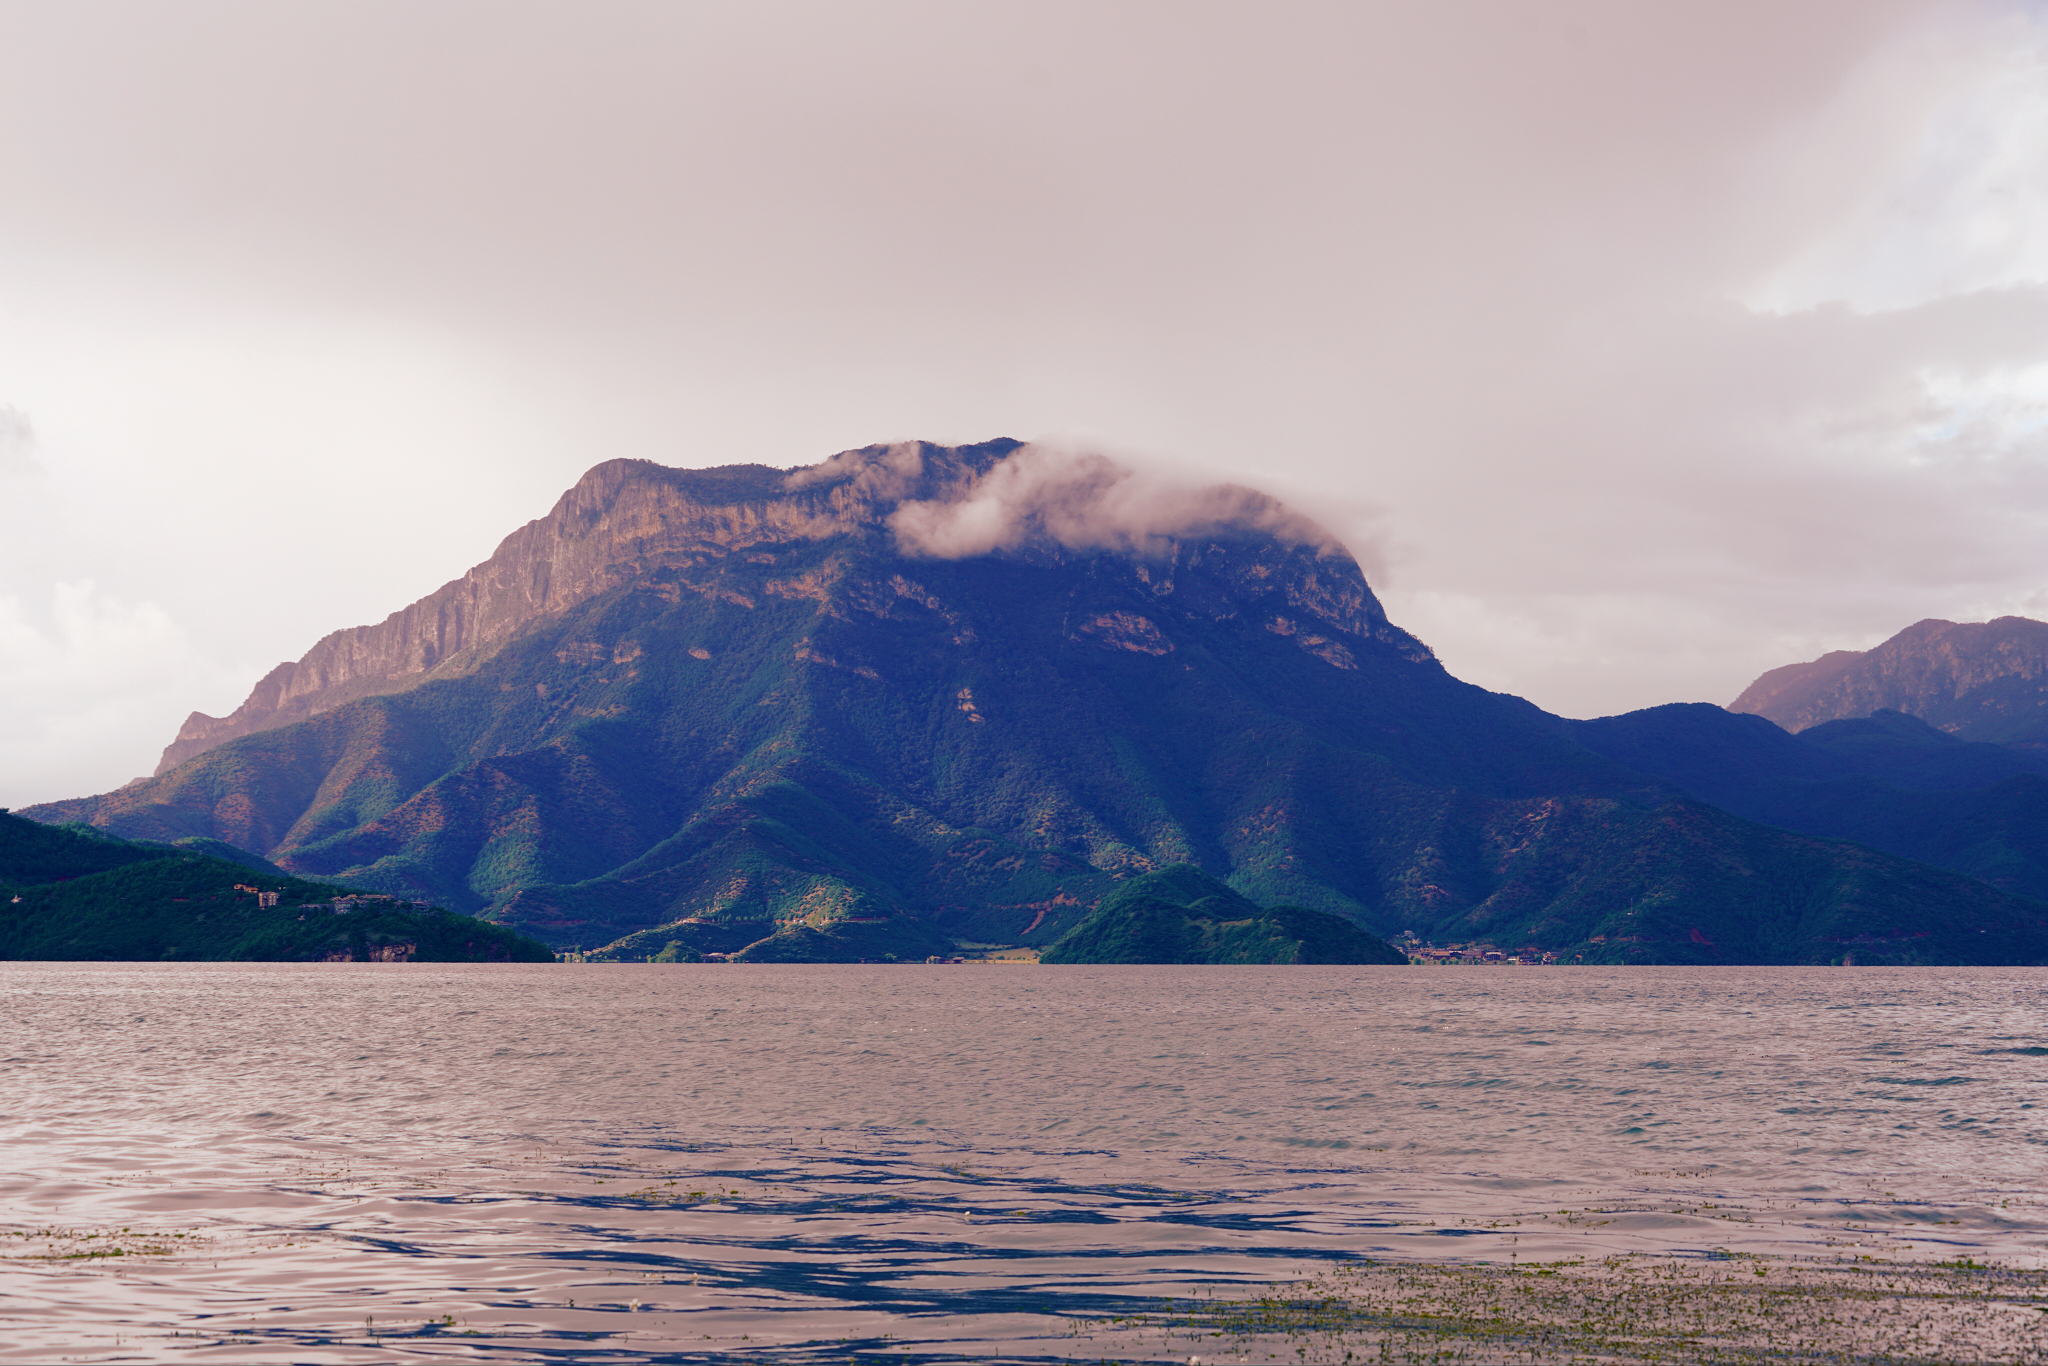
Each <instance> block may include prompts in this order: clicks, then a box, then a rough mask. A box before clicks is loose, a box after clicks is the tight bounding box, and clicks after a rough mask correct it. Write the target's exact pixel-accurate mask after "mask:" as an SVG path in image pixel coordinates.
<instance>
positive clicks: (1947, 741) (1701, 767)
mask: <svg viewBox="0 0 2048 1366" xmlns="http://www.w3.org/2000/svg"><path fill="white" fill-rule="evenodd" d="M1567 724H1568V726H1569V727H1570V729H1571V732H1572V734H1573V735H1574V736H1575V737H1577V738H1578V739H1579V740H1580V741H1582V742H1583V743H1585V744H1586V745H1588V746H1589V747H1591V748H1594V749H1597V750H1599V751H1601V752H1602V753H1604V754H1606V755H1608V756H1609V757H1611V758H1613V759H1615V760H1617V761H1619V762H1621V763H1625V764H1628V765H1629V766H1631V767H1633V768H1638V769H1641V770H1642V771H1644V772H1645V773H1652V774H1655V775H1657V776H1658V777H1661V778H1663V779H1665V780H1666V781H1668V782H1671V783H1672V784H1674V785H1676V786H1678V787H1681V788H1683V789H1684V790H1686V791H1688V792H1690V793H1692V794H1693V795H1695V796H1697V797H1699V798H1701V799H1703V800H1705V801H1709V802H1712V803H1714V804H1715V805H1717V806H1721V807H1724V808H1726V809H1727V810H1729V811H1732V812H1735V813H1736V814H1738V815H1741V816H1746V817H1748V818H1749V819H1751V820H1754V821H1759V822H1761V823H1763V824H1765V825H1772V826H1778V827H1782V828H1784V829H1787V830H1796V831H1799V832H1801V833H1804V834H1808V835H1819V836H1823V837H1825V838H1829V839H1840V840H1853V841H1855V842H1856V843H1858V844H1864V845H1869V846H1870V847H1871V848H1873V849H1881V850H1885V851H1887V852H1889V853H1893V854H1898V855H1902V856H1904V857H1906V858H1910V859H1915V860H1917V861H1919V862H1922V863H1930V864H1933V865H1935V866H1936V867H1940V868H1947V869H1949V870H1951V871H1954V872H1958V873H1963V874H1967V875H1969V876H1971V877H1975V878H1980V879H1982V880H1984V881H1985V882H1988V883H1990V884H1991V885H1993V886H1995V887H1998V888H2001V889H2002V890H2005V891H2008V892H2012V893H2015V894H2017V895H2020V896H2026V897H2032V898H2038V899H2048V758H2044V757H2043V755H2042V754H2041V753H2040V752H2039V751H2036V750H2032V749H2019V750H2015V749H2011V748H2008V747H2006V746H2003V745H1995V744H1987V743H1981V742H1972V741H1966V740H1961V739H1958V738H1957V737H1955V736H1952V735H1947V734H1944V733H1943V732H1941V731H1938V730H1935V729H1934V728H1933V727H1931V726H1929V725H1928V724H1927V723H1926V722H1924V721H1921V720H1919V719H1917V718H1915V717H1910V716H1906V715H1903V714H1902V713H1899V712H1895V711H1879V712H1877V713H1876V714H1874V715H1872V716H1870V717H1867V718H1859V719H1855V720H1843V721H1828V722H1824V723H1822V724H1819V725H1816V726H1813V727H1811V728H1809V729H1807V730H1803V731H1800V732H1799V733H1798V734H1796V735H1794V734H1791V733H1788V732H1786V731H1784V730H1781V729H1779V728H1778V727H1777V726H1776V725H1773V724H1772V723H1771V722H1769V721H1767V720H1765V719H1764V718H1763V717H1761V716H1755V715H1737V714H1734V713H1731V712H1727V711H1723V710H1722V709H1721V708H1719V707H1711V706H1704V705H1674V706H1667V707H1653V708H1649V709H1647V710H1644V711H1639V712H1630V713H1628V714H1627V715H1625V716H1613V717H1603V718H1601V719H1599V720H1597V721H1574V722H1569V723H1567Z"/></svg>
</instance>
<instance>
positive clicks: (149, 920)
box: [0, 812, 554, 963]
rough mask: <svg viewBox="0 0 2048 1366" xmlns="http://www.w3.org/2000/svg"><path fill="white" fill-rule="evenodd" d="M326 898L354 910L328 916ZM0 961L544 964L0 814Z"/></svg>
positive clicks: (443, 928)
mask: <svg viewBox="0 0 2048 1366" xmlns="http://www.w3.org/2000/svg"><path fill="white" fill-rule="evenodd" d="M259 862H260V861H259ZM265 867H268V865H265ZM259 893H267V894H270V897H269V898H268V899H270V900H271V901H272V904H270V905H268V906H266V905H264V904H262V903H263V900H264V899H266V898H264V897H262V896H259ZM337 898H339V899H342V900H343V901H344V902H345V903H347V902H353V904H352V905H351V907H350V909H348V910H347V911H345V912H342V913H339V914H337V913H335V912H334V911H333V909H332V907H333V905H334V903H335V901H336V899H337ZM0 959H43V960H51V959H56V960H79V959H85V960H101V961H106V960H114V961H127V962H133V961H138V960H141V961H150V962H167V961H176V962H194V961H204V960H229V961H240V962H318V961H370V960H382V961H386V962H436V963H464V962H542V963H545V962H552V961H553V960H554V955H553V954H552V953H550V952H549V951H548V949H547V947H546V946H545V945H543V944H539V943H536V942H535V941H534V940H532V939H529V938H527V937H526V936H524V935H519V934H514V933H512V932H510V931H508V930H505V929H503V928H501V927H499V926H496V925H490V924H485V923H483V922H481V921H478V920H474V919H472V918H470V917H468V916H461V915H451V914H449V913H448V912H446V911H438V910H431V909H427V908H423V907H416V906H401V905H398V904H396V903H394V902H391V901H389V900H388V899H383V898H376V897H370V898H363V899H360V900H357V899H356V894H355V893H354V892H353V891H352V890H351V889H349V888H346V887H335V886H330V885H326V884H321V883H313V882H307V881H304V880H302V879H299V878H293V877H287V876H285V875H283V874H281V873H278V872H277V871H276V870H275V869H274V868H273V869H269V871H268V872H267V873H259V872H255V871H252V870H251V868H250V867H249V866H248V864H247V863H244V862H230V861H227V860H224V859H218V858H212V857H208V856H207V855H204V854H197V853H192V852H189V851H187V850H182V849H171V848H166V847H164V846H161V845H149V844H137V843H131V842H129V841H126V840H120V839H114V838H110V837H108V836H105V835H102V834H97V833H93V832H89V831H84V830H74V829H60V828H53V827H50V826H47V825H39V824H37V823H35V822H33V821H27V820H23V819H22V818H21V817H19V816H14V815H10V814H8V813H6V812H0Z"/></svg>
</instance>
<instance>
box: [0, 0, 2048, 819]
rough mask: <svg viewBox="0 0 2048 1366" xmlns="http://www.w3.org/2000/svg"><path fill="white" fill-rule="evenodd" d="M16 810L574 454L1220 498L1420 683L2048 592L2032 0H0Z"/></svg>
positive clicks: (2047, 287)
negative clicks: (1214, 482)
mask: <svg viewBox="0 0 2048 1366" xmlns="http://www.w3.org/2000/svg"><path fill="white" fill-rule="evenodd" d="M0 54H4V62H5V74H4V77H0V538H4V545H5V556H4V559H0V804H13V805H20V804H24V803H27V802H30V801H34V800H40V799H47V798H53V797H60V796H72V795H78V794H82V793H85V792H88V791H97V790H102V789H105V788H107V787H110V786H113V785H116V784H118V783H120V782H123V781H125V780H126V779H128V778H130V777H132V776H134V775H136V774H139V773H144V772H147V771H149V769H150V768H152V767H153V766H154V764H155V761H156V756H157V753H158V751H159V750H160V749H161V747H162V746H163V745H164V744H165V743H166V742H168V741H169V739H170V738H171V736H172V734H173V732H174V731H175V730H176V728H177V725H178V723H179V722H180V721H181V720H182V719H183V718H184V715H185V713H186V712H188V711H190V710H193V709H195V708H197V709H200V710H204V711H209V712H213V713H215V714H220V713H224V712H226V711H228V710H231V709H232V708H233V707H234V706H236V705H237V704H238V703H239V702H240V700H241V699H242V697H243V696H244V694H245V693H246V692H247V690H248V688H249V686H250V684H251V683H253V682H254V681H255V679H256V678H257V677H258V676H259V675H261V674H262V673H263V672H264V671H265V670H266V669H268V668H269V667H270V666H271V665H273V664H275V663H277V662H278V661H279V660H282V659H286V658H296V657H297V656H298V655H300V654H301V653H302V652H303V651H304V650H305V649H306V647H307V646H309V645H310V644H311V643H312V642H313V641H314V640H315V639H317V638H318V637H319V636H320V635H322V634H324V633H325V632H327V631H329V630H332V629H334V628H336V627H340V626H347V625H354V624H357V623H360V622H365V621H372V620H376V619H379V618H381V617H383V616H384V615H386V614H387V613H389V612H390V611H392V610H394V609H396V608H398V607H400V606H403V605H404V604H405V603H407V602H410V601H412V600H413V599H415V598H417V597H419V596H421V595H423V594H424V593H426V592H428V591H430V590H432V589H433V588H435V587H437V586H438V585H440V584H441V583H443V582H445V581H446V580H448V579H450V578H452V577H454V576H456V575H457V574H459V573H461V572H462V570H464V569H465V568H467V567H468V566H469V565H471V564H473V563H475V562H476V561H478V560H480V559H482V558H484V557H485V556H486V555H488V554H489V553H490V551H491V549H492V548H493V546H495V544H496V543H497V542H498V540H499V539H501V538H502V537H503V536H504V535H505V534H506V533H507V532H509V531H510V530H512V529H513V528H514V527H515V526H517V525H519V524H520V523H522V522H524V521H526V520H528V519H530V518H532V517H536V516H539V515H541V514H542V513H544V512H545V511H546V510H547V508H548V507H549V505H550V504H551V503H552V502H553V500H554V498H555V497H556V495H557V494H558V493H559V492H560V491H561V490H562V489H563V488H564V487H566V486H567V485H568V484H569V483H571V482H572V481H573V480H574V479H575V478H576V477H577V475H578V474H580V473H581V472H582V471H583V470H584V469H585V468H587V467H588V466H590V465H592V464H594V463H596V462H598V461H600V460H604V459H608V458H611V457H615V456H639V457H645V458H649V459H653V460H658V461H662V462H664V463H668V464H676V465H708V464H725V463H731V462H734V461H761V462H765V463H769V464H774V465H794V464H809V463H813V462H815V461H817V460H819V459H822V458H823V457H825V456H827V455H829V454H831V453H833V452H834V451H837V450H840V449H842V448H846V447H850V446H859V445H865V444H868V443H870V442H875V441H887V440H895V439H902V438H911V437H923V438H928V439H932V440H938V441H948V442H952V441H964V440H979V439H984V438H987V437H992V436H998V435H1007V436H1016V437H1022V438H1033V437H1044V438H1060V439H1062V440H1063V441H1065V442H1068V443H1080V444H1083V445H1090V444H1093V445H1097V446H1099V447H1100V448H1101V449H1104V450H1108V451H1110V452H1113V453H1119V454H1121V455H1124V456H1126V457H1128V458H1131V459H1135V460H1138V461H1140V462H1152V463H1156V464H1162V465H1170V466H1174V467H1176V468H1177V470H1178V471H1179V472H1180V473H1181V474H1182V475H1190V474H1199V475H1204V476H1206V475H1214V476H1215V477H1218V478H1230V479H1235V480H1238V481H1241V482H1246V483H1251V484H1255V485H1257V486H1259V487H1261V488H1264V489H1267V490H1269V491H1271V492H1273V493H1276V494H1278V495H1280V496H1281V497H1283V498H1285V499H1287V500H1289V501H1290V502H1292V503H1294V504H1296V505H1298V506H1300V507H1302V508H1303V509H1304V510H1306V511H1308V512H1309V513H1310V514H1311V515H1313V516H1315V517H1317V518H1318V519H1319V520H1321V521H1323V522H1324V523H1325V524H1327V525H1328V526H1330V527H1331V528H1332V530H1334V531H1336V532H1337V533H1338V534H1339V535H1340V536H1341V537H1343V538H1344V539H1345V540H1346V541H1347V542H1348V543H1349V544H1350V545H1351V546H1352V547H1353V549H1354V550H1356V551H1357V552H1358V553H1359V555H1360V557H1361V559H1362V560H1364V561H1365V563H1366V566H1367V570H1368V573H1369V574H1370V575H1371V577H1372V579H1373V582H1374V584H1375V586H1376V587H1377V588H1378V589H1379V591H1380V593H1381V595H1382V597H1383V598H1384V599H1385V600H1386V602H1387V606H1388V608H1389V611H1390V613H1391V615H1392V616H1393V618H1394V619H1395V621H1397V622H1398V623H1399V624H1401V625H1402V626H1404V627H1407V628H1408V629H1410V630H1412V631H1414V632H1415V633H1416V634H1418V635H1420V636H1421V637H1422V638H1423V639H1424V640H1427V641H1428V642H1429V643H1430V644H1431V645H1433V646H1434V647H1435V648H1436V650H1437V651H1438V653H1439V654H1440V655H1441V656H1442V658H1443V660H1444V662H1445V663H1446V665H1448V666H1449V667H1450V669H1451V670H1452V671H1453V672H1454V673H1457V674H1459V675H1460V676H1462V677H1464V678H1468V679H1471V680H1473V681H1475V682H1479V683H1482V684H1484V685H1486V686H1488V687H1492V688H1499V689H1504V690H1509V691H1513V692H1518V693H1521V694H1523V695H1525V696H1528V697H1530V698H1531V699H1533V700H1534V701H1536V702H1537V703H1539V704H1541V705H1542V706H1545V707H1548V708H1551V709H1553V710H1556V711H1559V712H1562V713H1564V714H1567V715H1574V716H1584V715H1597V714H1602V713H1607V712H1614V711H1621V710H1627V709H1629V708H1633V707H1639V706H1646V705H1651V704H1655V703H1659V702H1665V701H1680V700H1688V701H1690V700H1704V701H1713V702H1725V701H1727V700H1729V699H1730V698H1732V697H1733V696H1734V695H1735V694H1736V693H1737V692H1738V691H1740V690H1741V688H1742V687H1743V686H1744V685H1745V684H1746V683H1747V682H1748V681H1749V680H1750V679H1751V678H1752V677H1753V676H1755V675H1756V674H1757V673H1759V672H1761V671H1762V670H1764V669H1766V668H1770V667H1773V666H1776V665H1779V664H1783V663H1787V662H1790V661H1792V660H1796V659H1802V658H1810V657H1812V656H1813V655H1815V654H1817V653H1819V652H1820V651H1822V650H1824V649H1830V648H1840V647H1845V646H1847V647H1863V646H1867V645H1871V644H1874V643H1876V642H1877V641H1878V640H1881V639H1883V638H1884V637H1885V636H1888V635H1890V634H1891V633H1893V632H1894V631H1896V630H1898V629H1899V628H1900V627H1902V626H1905V625H1907V624H1908V623H1910V622H1912V621H1914V620H1917V619H1919V618H1921V617H1926V616H1946V617H1951V618H1957V619H1964V620H1969V619H1982V618H1984V617H1986V616H1989V615H1995V614H1997V613H2000V612H2009V611H2019V612H2029V613H2034V614H2037V615H2048V536H2044V531H2048V435H2044V433H2048V11H2044V9H2043V8H2042V7H2040V6H2018V5H1997V4H1960V3H1959V4H1938V5H1924V4H1910V3H1885V2H1884V0H1843V2H1842V3H1832V2H1816V3H1796V2H1793V0H1771V3H1729V2H1728V0H1696V2H1689V3H1662V4H1659V3H1652V2H1649V0H1621V2H1619V3H1612V4H1602V3H1594V4H1580V3H1571V2H1570V0H1544V2H1543V3H1540V4H1537V3H1528V2H1527V0H1512V2H1510V3H1488V4H1463V3H1453V2H1450V0H1426V2H1425V0H1412V3H1402V4H1382V5H1372V4H1361V3H1356V2H1355V0H1354V2H1353V3H1344V4H1332V5H1315V4H1294V5H1287V4H1259V5H1253V4H1238V5H1230V6H1215V5H1201V4H1192V3H1188V2H1187V0H1173V2H1172V3H1162V4H1138V3H1126V4H1117V3H1103V2H1102V0H1090V3H1086V4H1075V5H1062V4H1057V3H1046V2H1044V0H1034V3H1031V4H1014V5H1006V4H998V3H945V4H930V5H919V4H860V3H846V2H845V0H835V2H834V3H824V4H814V5H774V4H768V3H762V2H761V0H748V3H745V4H733V5H719V4H682V3H658V4H637V3H604V2H603V0H578V2H577V3H575V4H568V3H559V4H550V5H523V4H517V3H508V2H507V0H488V3H476V4H465V3H454V2H452V0H437V3H434V4H427V5H422V4H418V3H413V2H412V0H407V2H406V3H391V4H383V3H369V2H366V0H347V3H338V2H337V3H325V4H323V3H310V2H309V3H294V4H276V3H270V2H269V0H264V2H263V3H246V4H208V3H194V2H191V0H183V2H181V3H127V4H96V3H91V2H90V0H50V2H49V3H18V2H16V0H0Z"/></svg>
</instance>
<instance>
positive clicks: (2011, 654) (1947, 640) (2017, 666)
mask: <svg viewBox="0 0 2048 1366" xmlns="http://www.w3.org/2000/svg"><path fill="white" fill-rule="evenodd" d="M1728 709H1729V710H1730V711H1735V712H1750V713H1753V714H1755V715H1758V716H1763V717H1768V718H1769V719H1770V720H1772V721H1775V722H1777V723H1778V724H1779V725H1781V726H1783V727H1784V728H1785V729H1786V730H1789V731H1792V732H1794V733H1797V732H1799V731H1802V730H1806V729H1807V728H1809V727H1811V726H1818V725H1820V724H1822V723H1823V722H1827V721H1844V720H1854V719H1859V718H1862V717H1866V716H1870V715H1873V714H1874V713H1876V712H1879V711H1896V712H1903V713H1905V714H1906V715H1907V716H1917V717H1919V718H1920V719H1921V720H1923V721H1925V722H1927V723H1928V724H1929V725H1931V726H1933V727H1934V728H1935V729H1937V730H1941V731H1946V732H1947V733H1949V734H1951V735H1954V736H1957V737H1959V738H1961V739H1964V740H1987V741H1992V742H1995V743H2003V744H2015V743H2019V744H2026V743H2044V742H2048V622H2040V621H2034V620H2032V619H2031V618H2028V617H1999V618H1997V619H1996V620H1995V621H1986V622H1964V623H1958V622H1953V621H1940V620H1936V619H1931V618H1930V619H1929V620H1926V621H1920V622H1915V623H1914V624H1913V625H1911V626H1908V627H1907V628H1906V629H1905V630H1903V631H1901V632H1899V633H1898V634H1897V635H1895V636H1893V637H1892V638H1891V639H1890V640H1887V641H1886V642H1884V644H1882V645H1879V646H1877V647H1876V648H1875V649H1871V650H1860V651H1858V650H1835V651H1833V652H1831V653H1829V654H1825V655H1822V656H1821V657H1820V658H1819V659H1816V660H1813V661H1812V662H1810V663H1806V664H1788V665H1786V666H1785V667H1783V668H1780V669H1773V670H1771V671H1770V672H1769V673H1767V674H1764V675H1763V676H1762V677H1760V678H1758V679H1757V680H1756V682H1754V683H1752V684H1750V685H1749V687H1748V688H1746V689H1745V690H1744V691H1743V694H1742V696H1740V697H1738V698H1736V699H1735V700H1734V701H1733V702H1731V703H1729V704H1728Z"/></svg>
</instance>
